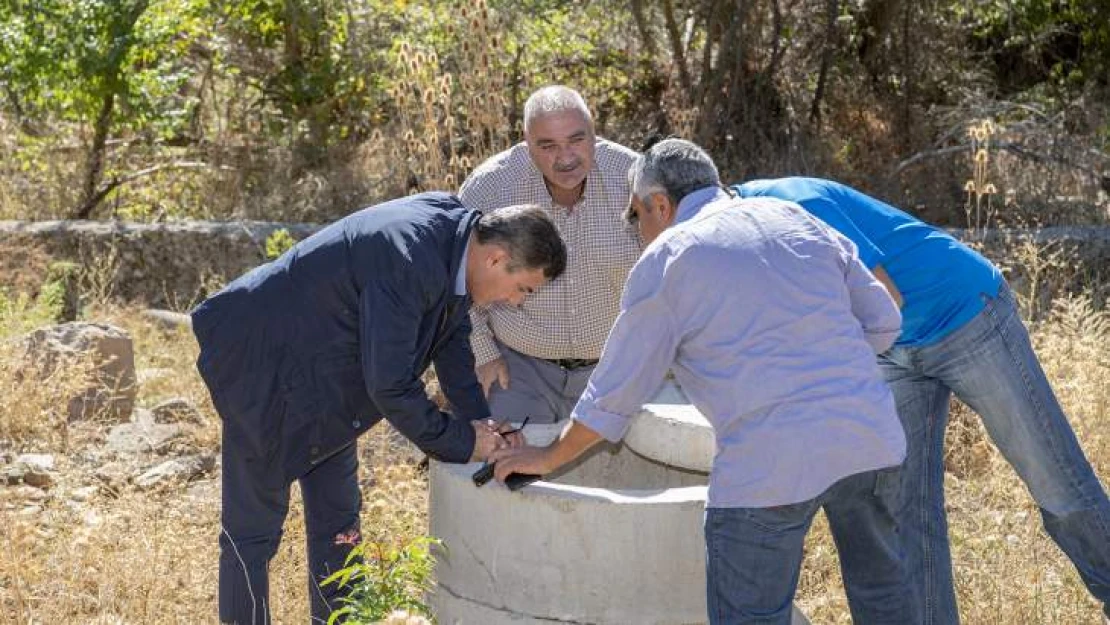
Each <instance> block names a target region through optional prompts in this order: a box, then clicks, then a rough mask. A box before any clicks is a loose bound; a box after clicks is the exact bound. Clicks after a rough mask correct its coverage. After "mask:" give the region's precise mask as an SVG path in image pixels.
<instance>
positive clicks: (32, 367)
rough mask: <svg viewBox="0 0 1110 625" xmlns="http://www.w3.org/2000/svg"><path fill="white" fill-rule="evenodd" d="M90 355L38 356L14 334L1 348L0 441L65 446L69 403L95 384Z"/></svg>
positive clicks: (38, 445)
mask: <svg viewBox="0 0 1110 625" xmlns="http://www.w3.org/2000/svg"><path fill="white" fill-rule="evenodd" d="M94 369H95V363H94V362H93V359H92V358H91V357H90V356H89V355H81V354H69V355H61V354H59V355H57V357H56V358H55V360H54V361H52V362H45V361H42V360H40V361H35V360H34V359H33V358H32V357H31V356H30V355H29V354H28V353H27V350H26V348H25V346H24V345H23V344H22V342H21V341H17V340H13V339H8V340H7V341H6V342H5V343H3V349H2V350H0V397H2V398H3V399H2V400H0V442H7V443H8V444H14V445H17V446H18V445H23V444H28V443H34V446H35V447H36V448H37V449H65V448H66V446H67V442H68V408H67V406H68V402H67V401H65V400H64V399H62V398H68V397H75V396H77V395H80V394H82V393H84V392H85V391H86V390H87V389H89V388H90V387H91V386H92V385H93V384H95V380H96V376H95V371H94Z"/></svg>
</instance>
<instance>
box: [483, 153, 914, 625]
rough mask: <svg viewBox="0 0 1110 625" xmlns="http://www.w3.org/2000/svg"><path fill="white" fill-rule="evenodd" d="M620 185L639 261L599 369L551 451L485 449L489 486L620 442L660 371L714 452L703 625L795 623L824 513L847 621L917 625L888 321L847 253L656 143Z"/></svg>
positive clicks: (891, 308) (778, 207)
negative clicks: (809, 545)
mask: <svg viewBox="0 0 1110 625" xmlns="http://www.w3.org/2000/svg"><path fill="white" fill-rule="evenodd" d="M629 176H630V178H632V189H633V193H632V197H631V206H630V209H629V210H630V218H632V219H633V220H635V221H636V222H637V223H638V224H639V229H640V233H641V235H642V236H643V238H644V241H645V243H646V244H647V248H646V249H645V250H644V254H643V256H642V257H640V259H639V261H637V263H636V265H635V266H634V267H633V268H632V271H631V273H630V274H629V276H628V282H627V284H626V285H625V289H624V295H623V299H622V302H621V311H620V316H619V317H617V321H616V325H615V326H614V327H613V331H612V333H611V334H610V335H609V339H608V341H607V342H606V344H605V352H604V354H603V355H602V357H601V362H600V364H598V366H597V368H596V369H595V370H594V372H593V375H592V376H591V378H590V384H589V387H588V389H587V390H586V392H585V393H584V394H583V395H582V398H581V399H580V400H579V401H578V403H577V405H576V406H575V407H574V410H573V412H572V413H571V420H572V421H571V423H570V425H569V426H568V427H567V428H566V429H565V430H564V431H563V434H562V436H561V437H560V438H559V440H558V441H556V442H555V443H553V444H552V445H550V446H549V447H545V448H534V447H521V448H518V449H515V450H511V451H499V452H498V451H495V452H493V453H492V454H491V456H490V458H491V460H492V461H494V462H495V463H496V464H495V471H496V476H497V478H498V479H500V480H504V479H506V478H507V477H508V476H509V475H511V474H512V473H531V474H541V475H542V474H546V473H549V472H551V471H554V470H555V469H557V468H558V467H560V466H562V465H564V464H566V463H568V462H570V461H571V460H573V459H574V458H575V457H577V456H578V455H579V454H581V453H582V452H583V451H585V450H586V449H587V448H589V447H590V446H592V445H593V444H594V443H596V442H598V441H600V440H601V439H602V438H604V439H607V440H609V441H613V442H616V441H618V440H620V439H621V438H622V437H623V436H624V435H625V433H626V432H627V431H628V427H629V423H630V420H631V415H634V414H636V413H637V412H638V411H639V410H640V406H641V405H642V404H643V403H644V402H645V401H647V400H648V399H650V398H651V396H652V394H653V393H654V392H655V391H656V390H657V388H658V387H659V383H660V381H661V380H662V378H663V376H664V374H665V373H666V371H667V369H671V370H672V371H674V374H675V378H677V380H678V382H679V383H680V384H681V385H682V388H683V389H684V390H685V391H686V393H687V395H689V397H690V399H691V400H692V401H693V403H694V405H696V406H697V407H698V408H699V409H700V410H701V411H702V413H704V414H705V416H706V417H707V418H708V419H709V421H710V423H711V424H712V425H713V429H714V431H715V433H716V438H717V450H718V451H717V454H716V457H715V458H714V460H713V468H712V471H711V473H710V476H709V496H708V501H707V510H706V514H705V540H706V567H707V569H706V582H707V586H708V587H707V599H708V607H709V622H710V623H713V624H725V623H727V624H728V625H736V624H738V623H753V624H754V623H760V624H765V625H766V624H775V623H779V624H783V625H785V624H787V623H789V622H790V614H791V609H790V605H791V599H792V598H793V595H794V592H795V588H796V586H797V583H798V574H799V570H800V568H801V562H802V545H803V542H804V539H805V535H806V533H807V532H808V530H809V527H810V524H811V523H812V521H813V518H814V516H815V515H816V514H817V511H818V509H821V508H823V509H824V510H825V515H826V517H827V518H828V520H829V527H830V529H831V530H832V534H833V538H834V539H835V541H836V544H837V547H838V548H839V552H840V562H841V570H842V573H843V576H844V586H845V588H846V590H847V593H848V601H849V605H850V607H851V611H852V618H853V620H854V621H855V622H857V623H890V624H895V623H897V624H904V623H914V622H917V616H916V615H915V614H914V610H915V608H914V604H913V603H912V602H911V601H910V599H909V597H910V593H909V592H908V587H907V584H906V576H905V568H904V567H905V565H904V562H903V560H902V557H901V552H900V550H899V542H898V539H897V534H896V528H895V525H894V510H893V506H894V503H895V501H896V499H895V498H896V495H897V488H898V484H899V480H898V471H899V469H898V465H899V464H900V463H901V462H902V460H903V458H904V457H905V452H906V439H905V435H904V434H903V432H902V425H901V423H900V422H899V420H898V416H897V414H896V413H895V408H894V400H893V398H892V396H891V393H890V389H889V388H887V385H886V383H885V382H884V381H883V377H882V375H881V374H880V373H879V367H878V364H877V363H876V362H875V354H876V353H878V352H882V351H884V350H886V349H887V348H888V347H890V345H891V344H892V343H893V342H894V339H895V338H896V337H897V336H898V331H899V329H900V327H901V316H900V315H899V313H898V307H897V306H896V305H895V303H894V301H893V300H892V299H891V298H890V295H889V294H888V293H887V292H886V290H885V289H884V288H883V286H882V284H881V283H880V282H879V281H878V280H876V279H875V276H873V275H872V274H871V272H870V271H868V270H867V268H866V267H865V266H864V265H863V263H861V262H860V259H859V256H858V254H857V253H856V247H855V245H853V244H852V243H851V242H850V241H848V239H846V238H844V237H843V236H841V235H840V234H838V233H836V232H835V231H834V230H832V229H831V228H829V227H828V226H826V225H825V224H823V223H822V222H820V221H818V220H817V219H815V218H813V217H811V216H809V215H808V214H807V213H806V212H805V211H804V210H802V208H801V207H799V206H798V205H796V204H793V203H791V202H784V201H782V200H774V199H763V198H760V199H751V200H743V199H737V198H735V197H733V196H732V195H731V194H730V193H728V192H726V191H725V190H724V189H723V188H722V187H721V184H720V180H719V178H718V175H717V168H716V167H715V166H714V164H713V161H712V160H711V159H710V158H709V156H708V155H707V154H706V153H705V152H704V151H703V150H702V149H701V148H699V147H697V146H696V145H694V144H692V143H690V142H688V141H682V140H678V139H669V140H667V141H663V142H661V143H659V144H657V145H655V146H654V147H652V148H651V149H650V150H648V151H647V152H646V153H645V154H644V156H643V157H642V158H641V159H640V160H638V161H637V162H636V164H635V165H633V167H632V170H631V172H630V174H629ZM860 525H866V526H867V527H868V528H873V527H876V526H881V527H882V528H883V531H881V532H870V531H868V532H861V531H857V529H856V528H857V527H858V526H860Z"/></svg>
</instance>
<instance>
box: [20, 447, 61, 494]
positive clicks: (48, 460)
mask: <svg viewBox="0 0 1110 625" xmlns="http://www.w3.org/2000/svg"><path fill="white" fill-rule="evenodd" d="M15 466H16V467H18V468H19V469H22V481H23V483H25V484H30V485H31V486H35V487H37V488H47V487H49V486H50V485H51V484H53V483H54V475H53V474H54V456H51V455H50V454H23V455H21V456H18V457H17V458H16V459H15Z"/></svg>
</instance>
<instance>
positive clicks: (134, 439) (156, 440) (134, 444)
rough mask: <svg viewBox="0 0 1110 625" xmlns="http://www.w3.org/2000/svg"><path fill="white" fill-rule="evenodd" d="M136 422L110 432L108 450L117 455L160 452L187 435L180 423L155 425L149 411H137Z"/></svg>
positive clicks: (122, 425)
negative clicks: (173, 441) (175, 440)
mask: <svg viewBox="0 0 1110 625" xmlns="http://www.w3.org/2000/svg"><path fill="white" fill-rule="evenodd" d="M135 416H136V418H135V421H133V422H132V423H123V424H121V425H117V426H115V427H113V428H112V429H111V431H109V432H108V441H107V445H106V448H107V449H108V451H112V452H115V453H117V454H137V453H143V452H149V451H159V450H161V449H162V448H163V447H164V446H165V445H166V444H167V443H169V442H170V441H172V440H174V439H177V438H180V437H181V436H183V435H184V434H185V428H184V427H183V426H182V425H181V424H179V423H155V422H154V417H153V415H151V413H150V411H148V410H137V411H136V412H135Z"/></svg>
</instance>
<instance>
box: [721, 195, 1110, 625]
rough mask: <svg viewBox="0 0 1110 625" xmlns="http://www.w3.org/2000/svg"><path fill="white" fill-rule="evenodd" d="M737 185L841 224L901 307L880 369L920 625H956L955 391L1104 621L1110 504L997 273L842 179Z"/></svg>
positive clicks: (1109, 591) (1109, 597)
mask: <svg viewBox="0 0 1110 625" xmlns="http://www.w3.org/2000/svg"><path fill="white" fill-rule="evenodd" d="M732 189H733V190H735V191H737V192H738V193H739V194H740V195H741V196H742V197H760V196H766V197H775V198H779V199H784V200H790V201H793V202H796V203H798V204H800V205H801V206H802V207H803V208H805V209H806V210H807V211H808V212H809V213H810V214H812V215H814V216H816V217H817V218H819V219H821V220H822V221H824V222H825V223H827V224H829V225H830V226H832V227H833V228H835V229H837V230H839V231H840V232H841V233H842V234H844V235H845V236H846V237H848V238H849V239H851V240H852V241H853V242H854V243H855V244H856V245H857V246H858V247H859V256H860V258H861V259H862V260H863V262H864V264H866V265H867V266H868V267H869V268H870V269H871V270H872V271H873V272H874V273H875V276H876V277H877V278H879V280H880V281H881V282H883V284H884V285H886V287H887V289H888V290H889V291H890V293H891V295H892V296H893V297H894V300H895V301H896V302H898V303H899V305H900V306H901V307H902V334H901V335H900V336H899V338H898V341H897V342H896V343H895V345H894V347H892V348H891V349H890V350H889V351H887V352H885V353H884V354H882V355H881V356H880V357H879V361H880V365H881V367H882V369H883V373H884V375H885V376H886V379H887V382H888V383H889V384H890V387H891V390H892V391H893V393H894V398H895V401H896V402H897V405H898V413H899V416H900V417H901V419H902V424H903V426H904V427H905V429H906V438H907V441H908V447H909V448H908V452H907V457H906V463H905V466H904V468H903V471H902V476H903V479H902V496H901V499H902V501H901V508H900V512H899V518H898V522H899V526H900V531H901V533H902V535H903V536H904V537H905V543H904V546H905V548H906V554H907V558H908V561H909V570H910V572H911V573H910V574H911V576H913V577H914V578H915V582H916V583H913V584H911V587H913V588H914V589H915V591H916V594H917V597H915V599H916V600H917V601H919V602H920V611H921V613H922V614H923V615H924V616H925V622H926V623H929V624H934V623H958V622H959V616H958V613H957V610H956V596H955V591H954V590H953V586H952V567H951V557H950V554H949V544H948V528H947V520H946V518H945V509H944V428H945V425H946V424H947V421H948V400H949V397H950V395H951V393H953V392H954V393H955V394H956V396H957V397H959V398H960V399H961V400H963V402H964V403H966V404H967V405H968V406H970V407H971V408H972V410H974V411H975V412H977V413H978V414H979V416H980V417H981V418H982V419H983V423H984V425H985V426H986V428H987V432H988V433H989V434H990V437H991V439H992V440H993V441H994V443H995V445H997V446H998V449H999V451H1001V452H1002V455H1003V456H1004V457H1005V458H1006V460H1007V461H1008V462H1009V463H1010V464H1011V466H1013V467H1014V469H1015V470H1016V471H1017V473H1018V475H1019V476H1020V477H1021V479H1022V481H1023V482H1025V485H1026V486H1027V487H1028V488H1029V491H1030V492H1031V493H1032V494H1033V498H1034V499H1035V500H1036V502H1037V505H1038V506H1039V507H1040V509H1041V515H1042V518H1043V520H1044V526H1045V529H1046V530H1047V531H1048V534H1049V535H1050V536H1051V537H1052V539H1053V540H1054V541H1056V544H1057V545H1059V546H1060V548H1061V549H1062V550H1063V551H1064V553H1065V554H1067V556H1068V557H1069V558H1070V559H1071V561H1072V563H1073V564H1075V566H1076V568H1077V569H1078V570H1079V574H1080V576H1081V577H1082V578H1083V582H1084V583H1085V584H1086V585H1087V588H1088V589H1089V590H1090V592H1091V593H1092V594H1093V595H1094V596H1095V597H1097V598H1098V599H1099V600H1100V601H1102V604H1103V611H1104V613H1105V614H1106V615H1107V619H1110V501H1108V500H1107V496H1106V492H1105V491H1104V490H1103V488H1102V485H1101V484H1100V483H1099V480H1098V478H1097V477H1096V476H1095V474H1094V472H1093V471H1092V469H1091V466H1090V464H1089V463H1088V462H1087V458H1086V457H1085V456H1084V455H1083V450H1082V449H1081V448H1080V447H1079V443H1078V442H1077V441H1076V438H1075V433H1074V432H1073V431H1072V429H1071V426H1070V425H1069V424H1068V420H1067V417H1065V416H1064V412H1063V410H1062V409H1061V408H1060V404H1059V402H1058V401H1057V399H1056V396H1055V394H1054V393H1053V391H1052V388H1051V386H1050V385H1049V383H1048V380H1047V378H1046V377H1045V374H1044V371H1043V370H1042V369H1041V366H1040V364H1039V362H1038V361H1037V356H1036V354H1035V353H1034V352H1033V348H1032V346H1031V345H1030V343H1029V335H1028V333H1027V332H1026V329H1025V326H1024V325H1022V322H1021V318H1020V317H1019V315H1018V312H1017V307H1016V305H1015V303H1014V298H1013V295H1012V293H1011V292H1010V288H1009V287H1008V286H1007V285H1006V282H1005V281H1004V280H1003V278H1002V274H1001V273H1000V272H999V270H998V268H997V267H995V266H994V265H992V264H991V263H990V261H988V260H987V259H986V258H984V257H983V256H981V255H980V254H978V253H976V252H975V251H974V250H972V249H971V248H969V247H967V246H966V245H964V244H962V243H960V242H959V241H957V240H956V239H955V238H953V237H952V236H950V235H949V234H947V233H946V232H944V231H943V230H940V229H938V228H935V227H933V226H930V225H929V224H926V223H924V222H922V221H920V220H918V219H916V218H914V217H912V216H910V215H908V214H906V213H904V212H902V211H900V210H898V209H896V208H894V207H892V206H890V205H888V204H884V203H883V202H880V201H879V200H876V199H874V198H871V197H869V196H867V195H864V194H863V193H860V192H859V191H856V190H854V189H852V188H850V187H847V186H844V185H842V184H839V183H836V182H832V181H829V180H821V179H817V178H782V179H777V180H755V181H751V182H748V183H745V184H741V185H734V186H733V187H732Z"/></svg>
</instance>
